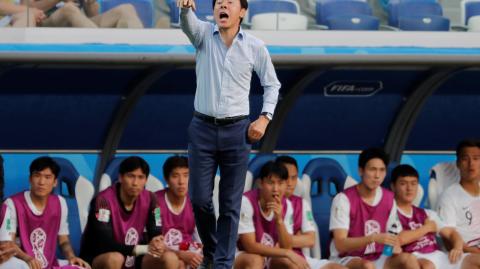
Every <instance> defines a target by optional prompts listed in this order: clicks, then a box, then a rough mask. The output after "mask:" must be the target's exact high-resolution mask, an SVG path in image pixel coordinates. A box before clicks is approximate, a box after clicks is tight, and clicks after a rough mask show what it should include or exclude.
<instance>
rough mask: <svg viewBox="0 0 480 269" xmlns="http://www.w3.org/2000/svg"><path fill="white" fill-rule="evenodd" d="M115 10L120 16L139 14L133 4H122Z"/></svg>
mask: <svg viewBox="0 0 480 269" xmlns="http://www.w3.org/2000/svg"><path fill="white" fill-rule="evenodd" d="M114 10H115V12H116V13H118V15H120V16H137V10H136V9H135V7H134V6H133V5H132V4H121V5H119V6H117V7H115V9H114Z"/></svg>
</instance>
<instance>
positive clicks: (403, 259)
mask: <svg viewBox="0 0 480 269" xmlns="http://www.w3.org/2000/svg"><path fill="white" fill-rule="evenodd" d="M397 259H398V263H399V264H400V265H401V266H402V268H415V265H416V264H418V261H417V258H415V256H413V255H412V254H408V253H401V254H398V255H397Z"/></svg>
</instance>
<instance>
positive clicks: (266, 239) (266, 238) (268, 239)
mask: <svg viewBox="0 0 480 269" xmlns="http://www.w3.org/2000/svg"><path fill="white" fill-rule="evenodd" d="M260 244H262V245H265V246H269V247H273V246H275V241H273V238H272V236H270V235H269V234H267V233H263V235H262V239H261V240H260Z"/></svg>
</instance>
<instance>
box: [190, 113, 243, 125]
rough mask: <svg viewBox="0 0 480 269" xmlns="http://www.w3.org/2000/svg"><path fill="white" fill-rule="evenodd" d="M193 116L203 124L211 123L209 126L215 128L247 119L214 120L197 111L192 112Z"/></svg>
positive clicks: (241, 117)
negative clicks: (211, 125)
mask: <svg viewBox="0 0 480 269" xmlns="http://www.w3.org/2000/svg"><path fill="white" fill-rule="evenodd" d="M193 116H195V117H197V118H199V119H201V120H203V121H204V122H208V123H211V124H214V125H217V126H224V125H228V124H232V123H235V122H237V121H241V120H244V119H246V118H248V116H235V117H227V118H215V117H212V116H208V115H205V114H202V113H200V112H197V111H195V112H193Z"/></svg>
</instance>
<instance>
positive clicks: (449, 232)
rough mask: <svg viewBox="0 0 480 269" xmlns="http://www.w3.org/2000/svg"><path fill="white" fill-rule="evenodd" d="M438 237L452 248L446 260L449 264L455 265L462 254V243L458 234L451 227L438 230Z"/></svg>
mask: <svg viewBox="0 0 480 269" xmlns="http://www.w3.org/2000/svg"><path fill="white" fill-rule="evenodd" d="M440 235H441V237H442V238H445V239H446V240H448V241H449V242H450V244H451V245H452V246H453V247H452V249H451V250H450V251H449V252H448V259H449V260H450V262H451V263H456V262H457V261H459V260H460V258H461V257H462V255H463V252H464V242H463V239H462V237H461V236H460V234H459V233H458V232H457V231H456V230H455V228H452V227H445V228H443V229H441V230H440Z"/></svg>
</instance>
